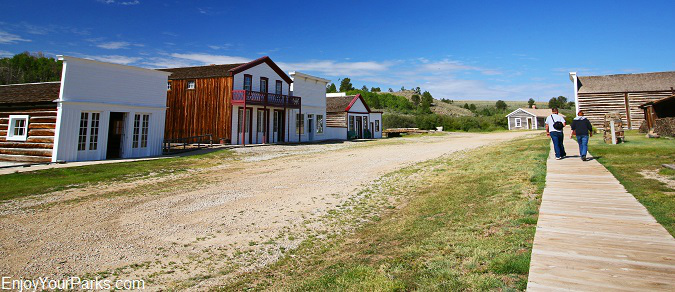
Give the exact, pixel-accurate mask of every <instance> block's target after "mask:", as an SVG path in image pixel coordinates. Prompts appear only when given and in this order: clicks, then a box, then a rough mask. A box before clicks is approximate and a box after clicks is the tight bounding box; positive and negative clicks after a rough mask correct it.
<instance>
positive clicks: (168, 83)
mask: <svg viewBox="0 0 675 292" xmlns="http://www.w3.org/2000/svg"><path fill="white" fill-rule="evenodd" d="M166 90H167V91H169V90H171V81H168V82H166Z"/></svg>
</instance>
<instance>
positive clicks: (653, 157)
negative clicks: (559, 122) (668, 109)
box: [589, 131, 675, 236]
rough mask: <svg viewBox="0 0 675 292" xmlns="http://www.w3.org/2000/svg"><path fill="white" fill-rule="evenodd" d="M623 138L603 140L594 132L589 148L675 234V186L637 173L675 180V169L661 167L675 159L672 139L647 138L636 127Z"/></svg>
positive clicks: (674, 143)
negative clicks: (622, 140)
mask: <svg viewBox="0 0 675 292" xmlns="http://www.w3.org/2000/svg"><path fill="white" fill-rule="evenodd" d="M626 141H627V142H626V143H622V144H618V145H610V144H605V143H604V142H603V140H602V136H601V135H597V136H596V137H593V139H592V140H591V143H590V145H589V151H590V152H591V153H592V154H593V156H596V157H598V161H599V162H600V163H602V165H604V166H605V167H606V168H607V169H608V170H609V171H610V172H611V173H612V174H613V175H614V176H615V177H616V178H617V179H618V180H619V181H620V182H621V184H622V185H623V186H624V187H625V188H626V190H628V192H630V193H631V194H633V195H634V196H635V198H637V199H638V201H640V203H642V205H644V206H645V207H646V208H647V210H649V213H651V214H652V216H654V218H656V221H658V222H659V223H661V225H663V226H664V227H665V228H666V229H667V230H668V232H670V234H671V235H673V236H675V190H674V189H672V188H669V187H668V186H666V184H664V183H662V182H659V181H658V180H655V179H651V178H645V177H644V176H643V175H641V174H640V172H644V171H648V172H649V171H651V172H652V173H657V174H659V175H661V176H663V177H668V178H670V179H671V180H675V171H673V170H669V169H664V168H663V167H661V164H664V163H674V162H675V140H673V139H664V138H660V139H649V138H646V137H645V135H644V134H640V133H638V132H637V131H627V132H626Z"/></svg>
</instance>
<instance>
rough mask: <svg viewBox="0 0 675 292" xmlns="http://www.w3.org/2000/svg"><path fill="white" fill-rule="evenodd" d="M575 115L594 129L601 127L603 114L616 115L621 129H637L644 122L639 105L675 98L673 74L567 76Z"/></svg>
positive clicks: (574, 73)
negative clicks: (571, 90) (571, 86)
mask: <svg viewBox="0 0 675 292" xmlns="http://www.w3.org/2000/svg"><path fill="white" fill-rule="evenodd" d="M569 77H570V81H572V84H573V88H574V101H575V103H576V111H575V112H579V111H580V110H583V111H584V114H585V116H586V117H587V118H588V119H589V120H590V121H591V123H592V124H593V126H594V127H598V128H600V129H602V128H603V125H604V116H605V114H606V113H610V112H617V113H619V114H620V115H621V119H622V120H623V121H624V123H623V124H624V128H625V129H638V128H640V125H641V124H642V123H643V121H644V120H645V115H644V111H643V110H642V109H641V108H640V105H642V104H644V103H647V102H650V101H656V100H659V99H662V98H666V97H669V96H671V95H673V94H675V89H673V88H674V87H675V71H669V72H653V73H639V74H617V75H602V76H579V75H577V73H576V72H570V74H569Z"/></svg>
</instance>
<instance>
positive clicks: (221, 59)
mask: <svg viewBox="0 0 675 292" xmlns="http://www.w3.org/2000/svg"><path fill="white" fill-rule="evenodd" d="M170 56H171V57H174V58H177V59H183V60H190V61H194V62H196V63H200V64H199V65H208V64H234V63H246V62H250V61H251V59H249V58H244V57H237V56H225V55H211V54H199V53H196V54H178V53H173V54H171V55H170Z"/></svg>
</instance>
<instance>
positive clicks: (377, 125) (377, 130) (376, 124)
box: [375, 120, 380, 132]
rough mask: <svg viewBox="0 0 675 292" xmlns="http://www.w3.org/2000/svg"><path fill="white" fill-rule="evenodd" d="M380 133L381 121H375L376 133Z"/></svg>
mask: <svg viewBox="0 0 675 292" xmlns="http://www.w3.org/2000/svg"><path fill="white" fill-rule="evenodd" d="M379 131H380V120H375V132H379Z"/></svg>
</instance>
